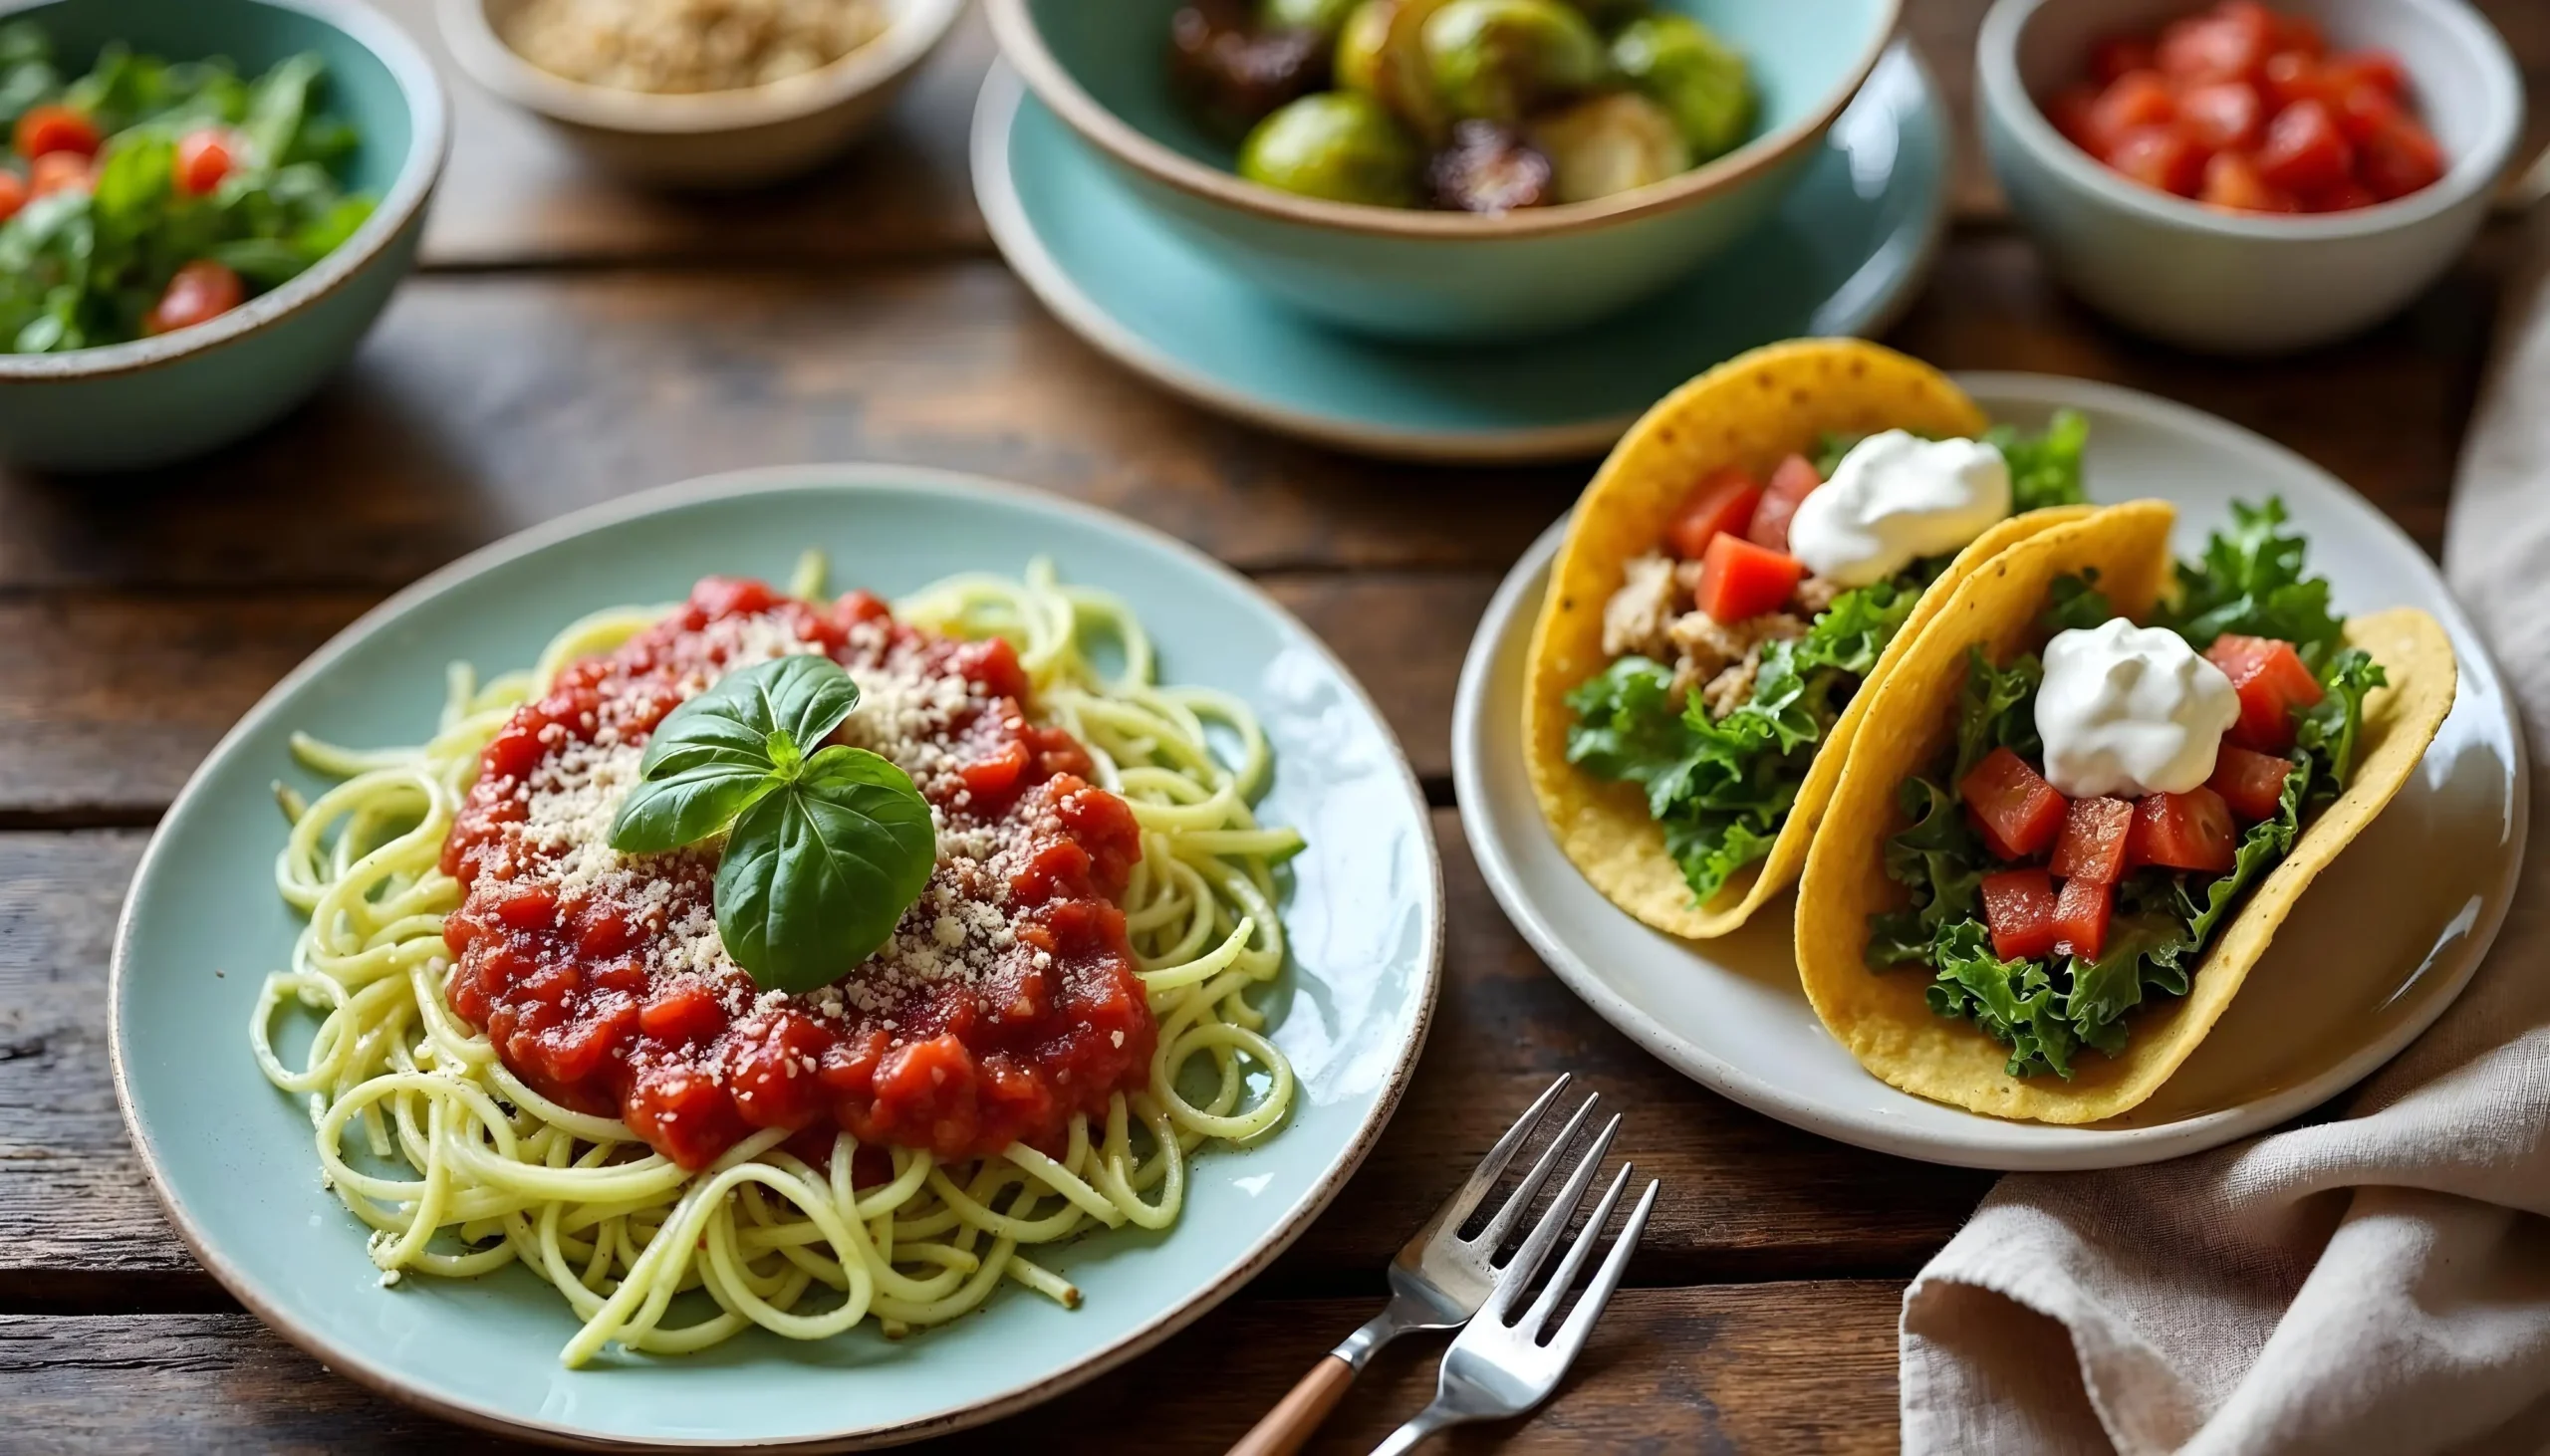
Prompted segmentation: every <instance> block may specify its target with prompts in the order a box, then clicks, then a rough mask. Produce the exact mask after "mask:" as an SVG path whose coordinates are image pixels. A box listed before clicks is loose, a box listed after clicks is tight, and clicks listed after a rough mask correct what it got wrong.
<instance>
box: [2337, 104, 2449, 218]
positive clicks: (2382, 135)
mask: <svg viewBox="0 0 2550 1456" xmlns="http://www.w3.org/2000/svg"><path fill="white" fill-rule="evenodd" d="M2443 170H2444V161H2443V148H2442V147H2440V146H2438V145H2436V144H2435V139H2434V137H2433V135H2432V134H2431V133H2429V132H2428V131H2427V130H2426V128H2425V127H2423V126H2422V125H2420V124H2418V121H2417V119H2416V118H2414V117H2412V116H2410V115H2408V114H2407V113H2405V112H2394V113H2393V114H2392V115H2391V116H2389V117H2387V118H2385V119H2383V120H2382V121H2381V122H2380V123H2379V124H2377V125H2376V126H2375V127H2374V129H2373V131H2372V134H2370V135H2369V136H2367V137H2366V138H2365V140H2364V144H2363V146H2362V147H2361V148H2360V149H2359V150H2358V152H2357V172H2358V174H2359V175H2360V176H2361V177H2362V179H2363V181H2364V185H2365V188H2366V189H2367V190H2368V191H2370V192H2371V193H2372V194H2373V195H2374V197H2375V198H2377V199H2378V200H2380V201H2384V202H2388V201H2390V200H2391V199H2392V198H2394V197H2406V196H2407V195H2409V194H2410V193H2411V192H2415V191H2417V190H2418V189H2420V188H2421V187H2430V186H2432V185H2434V184H2435V183H2436V182H2437V181H2439V180H2441V179H2442V177H2443Z"/></svg>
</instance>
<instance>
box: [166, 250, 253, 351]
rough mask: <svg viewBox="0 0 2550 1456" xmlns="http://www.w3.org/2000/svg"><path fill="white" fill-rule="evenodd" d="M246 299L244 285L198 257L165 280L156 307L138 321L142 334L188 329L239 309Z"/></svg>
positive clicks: (206, 260) (206, 259) (223, 268)
mask: <svg viewBox="0 0 2550 1456" xmlns="http://www.w3.org/2000/svg"><path fill="white" fill-rule="evenodd" d="M247 297H248V286H247V285H246V284H245V283H242V282H241V281H240V279H239V275H238V274H236V273H233V272H231V271H230V270H229V269H227V268H225V267H223V266H222V265H220V264H218V263H215V262H213V261H211V260H210V259H208V258H198V259H196V260H195V261H193V262H192V263H189V264H187V265H185V266H184V267H183V268H180V269H178V270H177V273H176V276H175V277H173V278H171V279H169V280H168V287H167V289H166V291H165V292H163V293H161V294H160V295H159V302H158V304H157V305H156V306H155V307H153V308H152V309H151V310H150V313H149V314H148V315H147V316H146V317H145V318H143V320H142V321H141V329H142V332H143V333H145V334H168V333H173V332H174V331H176V330H179V329H191V328H193V327H194V326H195V325H197V324H201V323H204V322H205V321H207V320H210V319H214V318H218V317H220V316H221V315H223V314H226V313H228V312H230V311H231V310H232V309H235V308H237V307H239V305H240V303H241V302H242V301H244V300H245V299H246V298H247Z"/></svg>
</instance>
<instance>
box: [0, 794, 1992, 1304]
mask: <svg viewBox="0 0 2550 1456" xmlns="http://www.w3.org/2000/svg"><path fill="white" fill-rule="evenodd" d="M1434 832H1435V837H1436V839H1437V841H1438V842H1439V843H1440V844H1441V846H1442V849H1443V858H1444V869H1445V880H1446V884H1447V887H1448V911H1449V923H1450V932H1451V933H1450V940H1449V944H1448V953H1447V955H1446V956H1445V970H1446V978H1445V988H1444V992H1443V998H1442V1001H1441V1003H1440V1005H1439V1006H1438V1008H1437V1012H1436V1020H1435V1026H1434V1031H1433V1035H1432V1037H1431V1039H1430V1040H1429V1042H1428V1044H1427V1048H1426V1053H1425V1059H1424V1062H1423V1064H1422V1066H1421V1067H1420V1068H1419V1070H1418V1072H1417V1075H1416V1078H1415V1081H1414V1084H1413V1086H1412V1088H1411V1089H1410V1091H1409V1092H1408V1095H1407V1101H1406V1103H1405V1104H1404V1105H1403V1107H1402V1109H1401V1111H1400V1113H1399V1115H1398V1117H1397V1119H1396V1120H1395V1121H1394V1122H1393V1124H1392V1126H1391V1129H1390V1131H1389V1133H1388V1134H1387V1135H1386V1137H1385V1138H1384V1140H1383V1142H1382V1144H1381V1146H1380V1147H1379V1148H1377V1149H1376V1150H1375V1152H1374V1154H1373V1156H1372V1158H1371V1159H1370V1161H1369V1162H1367V1164H1366V1165H1365V1167H1364V1169H1363V1170H1362V1171H1361V1172H1360V1173H1359V1174H1358V1175H1357V1176H1356V1178H1355V1179H1354V1181H1353V1182H1352V1183H1350V1184H1349V1185H1348V1187H1347V1189H1346V1191H1345V1192H1344V1193H1343V1194H1342V1195H1341V1196H1340V1199H1339V1202H1338V1204H1337V1206H1336V1208H1335V1209H1333V1210H1332V1211H1331V1212H1330V1213H1329V1215H1328V1216H1326V1217H1325V1218H1323V1219H1321V1220H1320V1221H1319V1222H1318V1223H1317V1224H1316V1225H1314V1226H1313V1227H1312V1228H1311V1230H1310V1231H1309V1232H1308V1233H1307V1234H1305V1235H1304V1236H1303V1239H1302V1241H1301V1243H1299V1244H1298V1245H1296V1246H1295V1247H1294V1248H1293V1249H1292V1250H1291V1251H1290V1252H1288V1253H1287V1254H1286V1255H1285V1256H1284V1258H1283V1260H1282V1261H1281V1262H1280V1263H1279V1264H1278V1265H1277V1267H1276V1270H1275V1272H1274V1273H1273V1274H1271V1275H1270V1276H1269V1279H1270V1288H1272V1289H1280V1290H1286V1291H1292V1292H1300V1293H1314V1294H1333V1293H1346V1292H1358V1293H1360V1292H1366V1291H1370V1290H1378V1289H1379V1288H1380V1280H1381V1271H1382V1268H1383V1265H1384V1264H1385V1263H1386V1262H1387V1261H1388V1259H1389V1257H1390V1255H1391V1253H1392V1252H1393V1251H1395V1250H1396V1249H1397V1247H1398V1246H1399V1244H1400V1242H1401V1241H1402V1240H1403V1239H1404V1238H1406V1237H1407V1235H1408V1233H1409V1232H1410V1231H1412V1230H1413V1229H1415V1228H1416V1227H1417V1225H1419V1224H1420V1223H1422V1222H1423V1221H1424V1218H1425V1217H1426V1215H1427V1214H1428V1213H1430V1212H1431V1211H1432V1209H1433V1207H1434V1205H1435V1204H1436V1203H1437V1202H1438V1201H1439V1200H1440V1199H1441V1198H1442V1197H1443V1195H1444V1193H1445V1192H1446V1190H1448V1189H1450V1188H1452V1187H1453V1186H1455V1185H1456V1184H1457V1183H1458V1182H1459V1181H1460V1179H1461V1177H1462V1176H1463V1175H1464V1174H1465V1173H1466V1172H1467V1170H1468V1168H1469V1167H1470V1165H1471V1164H1472V1163H1474V1162H1475V1161H1476V1160H1477V1158H1478V1156H1479V1154H1480V1153H1482V1152H1484V1151H1485V1150H1486V1148H1487V1146H1488V1144H1489V1143H1490V1142H1492V1141H1494V1140H1495V1137H1496V1134H1497V1133H1498V1132H1499V1131H1500V1130H1502V1128H1503V1127H1504V1125H1505V1123H1506V1122H1508V1121H1509V1120H1511V1118H1512V1117H1513V1115H1514V1113H1515V1111H1516V1110H1517V1109H1519V1108H1520V1107H1522V1106H1523V1105H1524V1104H1525V1103H1526V1102H1527V1101H1529V1100H1530V1098H1531V1097H1532V1096H1533V1095H1534V1094H1535V1093H1536V1092H1539V1091H1540V1089H1541V1088H1542V1087H1544V1086H1546V1085H1547V1084H1548V1082H1549V1081H1550V1079H1552V1078H1553V1077H1555V1076H1557V1075H1558V1074H1559V1073H1561V1072H1574V1073H1577V1074H1578V1075H1579V1076H1580V1077H1582V1078H1583V1079H1584V1080H1585V1081H1586V1082H1587V1083H1588V1085H1590V1086H1591V1087H1592V1088H1594V1089H1596V1090H1599V1091H1601V1092H1603V1093H1604V1094H1605V1095H1606V1097H1607V1099H1609V1100H1610V1101H1612V1102H1613V1103H1614V1104H1615V1105H1616V1106H1617V1107H1619V1108H1620V1109H1621V1110H1622V1111H1624V1112H1626V1113H1627V1121H1626V1123H1625V1125H1624V1127H1623V1131H1622V1140H1621V1143H1620V1150H1621V1151H1622V1152H1623V1153H1624V1154H1626V1155H1628V1156H1632V1157H1635V1158H1636V1159H1637V1160H1638V1162H1639V1163H1640V1165H1641V1166H1642V1167H1645V1168H1647V1169H1649V1170H1650V1171H1652V1172H1653V1173H1654V1174H1655V1175H1656V1176H1658V1177H1660V1178H1662V1179H1664V1180H1665V1183H1666V1186H1667V1188H1668V1189H1669V1190H1670V1193H1671V1197H1670V1198H1668V1199H1667V1200H1666V1201H1665V1202H1664V1203H1663V1204H1662V1205H1661V1206H1660V1208H1659V1210H1658V1215H1657V1220H1656V1224H1655V1226H1654V1228H1653V1229H1652V1230H1651V1231H1650V1234H1649V1237H1648V1240H1647V1243H1646V1246H1645V1247H1644V1248H1643V1249H1642V1250H1641V1253H1640V1257H1639V1259H1638V1261H1637V1263H1636V1265H1635V1266H1634V1270H1635V1276H1636V1278H1638V1279H1639V1280H1640V1281H1641V1282H1644V1283H1651V1284H1652V1283H1680V1282H1688V1281H1693V1280H1700V1279H1744V1278H1763V1277H1780V1276H1809V1275H1863V1274H1886V1275H1903V1274H1909V1273H1911V1272H1912V1270H1913V1269H1914V1268H1916V1267H1917V1266H1918V1265H1919V1263H1920V1262H1921V1260H1922V1259H1924V1258H1925V1257H1927V1255H1928V1254H1929V1253H1930V1252H1931V1251H1932V1250H1934V1249H1936V1248H1937V1247H1938V1246H1939V1245H1940V1244H1941V1243H1943V1242H1945V1240H1946V1239H1947V1236H1948V1235H1949V1234H1950V1233H1952V1232H1953V1231H1954V1230H1955V1228H1956V1226H1957V1224H1958V1223H1959V1222H1961V1221H1962V1220H1963V1218H1964V1216H1965V1215H1966V1213H1967V1212H1968V1211H1969V1210H1970V1209H1971V1208H1972V1206H1973V1204H1974V1202H1975V1200H1976V1199H1977V1198H1979V1197H1980V1196H1981V1194H1982V1191H1983V1189H1984V1187H1985V1186H1986V1184H1987V1183H1988V1182H1989V1181H1990V1180H1989V1177H1988V1175H1985V1174H1981V1173H1976V1172H1971V1171H1965V1170H1955V1169H1947V1168H1934V1167H1928V1166H1925V1165H1922V1164H1917V1163H1911V1162H1905V1161H1902V1160H1900V1159H1894V1158H1888V1157H1882V1156H1879V1155H1877V1154H1874V1153H1867V1152H1862V1151H1860V1150H1858V1149H1854V1148H1849V1147H1845V1146H1843V1145H1841V1144H1839V1143H1834V1142H1827V1141H1825V1140H1823V1139H1821V1138H1817V1137H1813V1136H1810V1135H1808V1134H1806V1133H1803V1132H1799V1131H1795V1130H1793V1129H1791V1128H1788V1127H1784V1126H1782V1125H1780V1124H1778V1123H1776V1122H1773V1121H1771V1120H1769V1119H1768V1118H1765V1117H1761V1116H1758V1115H1756V1114H1754V1113H1752V1112H1748V1111H1745V1110H1744V1109H1742V1108H1740V1107H1737V1106H1736V1105H1735V1104H1733V1103H1731V1102H1728V1101H1725V1100H1723V1099H1721V1098H1719V1097H1717V1096H1715V1095H1713V1094H1711V1093H1709V1092H1703V1091H1702V1090H1700V1089H1699V1088H1698V1087H1696V1086H1694V1085H1692V1084H1691V1083H1688V1082H1686V1081H1684V1080H1683V1079H1682V1078H1681V1077H1679V1076H1677V1075H1676V1074H1674V1073H1672V1072H1671V1071H1669V1070H1667V1069H1666V1068H1665V1067H1664V1066H1663V1065H1662V1064H1660V1063H1658V1062H1657V1061H1656V1060H1655V1059H1653V1058H1651V1057H1649V1056H1648V1055H1647V1054H1646V1053H1645V1052H1643V1051H1641V1050H1639V1049H1638V1048H1637V1047H1636V1046H1635V1045H1634V1044H1632V1043H1631V1042H1630V1041H1629V1040H1628V1039H1627V1038H1625V1037H1623V1036H1621V1035H1620V1034H1619V1033H1617V1032H1615V1031H1613V1030H1612V1029H1611V1028H1610V1027H1609V1026H1607V1025H1605V1024H1604V1023H1603V1022H1602V1021H1600V1020H1599V1019H1597V1018H1596V1017H1595V1016H1594V1014H1593V1013H1592V1012H1591V1011H1589V1010H1587V1009H1586V1008H1585V1006H1584V1005H1583V1004H1582V1003H1580V1002H1578V1001H1577V1000H1576V999H1575V998H1574V997H1573V996H1572V995H1570V994H1569V993H1568V991H1567V990H1566V988H1565V987H1564V986H1562V985H1561V984H1560V983H1559V981H1558V980H1557V978H1556V977H1554V976H1552V975H1550V973H1549V972H1548V971H1547V970H1546V969H1544V968H1543V967H1542V966H1541V964H1540V962H1539V961H1538V960H1537V959H1535V958H1534V957H1533V955H1532V953H1531V951H1530V950H1529V948H1527V947H1526V946H1525V945H1524V944H1523V942H1522V940H1521V938H1520V937H1519V936H1517V935H1516V934H1515V933H1514V932H1513V930H1512V928H1511V927H1509V926H1508V925H1507V923H1506V921H1505V918H1504V915H1503V914H1502V913H1501V912H1500V911H1499V910H1498V909H1497V907H1496V904H1495V902H1494V901H1493V900H1492V899H1491V898H1490V897H1489V895H1488V893H1487V889H1486V886H1485V884H1484V883H1483V882H1482V881H1481V879H1480V878H1479V875H1478V871H1477V869H1476V867H1475V866H1474V865H1473V864H1472V862H1471V860H1470V857H1469V853H1468V850H1467V848H1466V846H1465V845H1464V843H1463V841H1462V839H1461V834H1460V825H1459V821H1458V818H1457V817H1456V816H1455V815H1454V814H1453V813H1452V812H1450V811H1440V812H1438V813H1436V815H1435V816H1434ZM142 840H143V836H141V835H140V834H139V833H137V832H133V831H102V832H93V833H82V834H0V929H5V934H0V1165H5V1166H9V1167H12V1168H14V1169H16V1170H18V1171H17V1172H16V1173H14V1174H13V1175H11V1176H7V1177H0V1309H16V1310H22V1311H23V1310H30V1309H35V1310H46V1311H64V1310H80V1309H85V1308H95V1307H96V1306H97V1304H98V1302H106V1303H109V1304H111V1305H113V1306H117V1307H136V1308H152V1309H158V1308H165V1307H167V1305H169V1304H174V1305H176V1306H177V1307H180V1308H201V1307H203V1306H204V1305H206V1304H207V1303H212V1302H215V1301H216V1300H217V1296H214V1295H212V1294H211V1293H210V1292H209V1285H208V1284H207V1283H206V1281H205V1280H204V1277H203V1276H202V1275H200V1274H199V1273H197V1272H195V1271H194V1269H193V1267H192V1265H191V1264H190V1263H189V1262H188V1260H187V1257H186V1255H185V1253H184V1251H183V1249H181V1248H180V1247H179V1246H178V1245H177V1244H176V1242H175V1241H174V1240H173V1239H172V1238H171V1237H170V1236H169V1234H168V1232H167V1230H166V1227H165V1224H164V1222H163V1221H162V1219H161V1216H160V1213H159V1209H158V1205H157V1203H156V1202H155V1201H154V1200H153V1198H152V1197H151V1195H150V1192H149V1189H148V1188H147V1186H146V1185H145V1184H144V1182H143V1180H142V1178H141V1175H140V1172H139V1169H138V1167H137V1165H136V1164H135V1162H134V1160H133V1157H132V1154H131V1151H130V1148H129V1146H128V1143H127V1142H126V1140H125V1135H124V1126H123V1123H122V1121H121V1119H120V1118H119V1117H118V1115H117V1111H116V1106H115V1097H114V1092H113V1089H112V1087H111V1086H110V1084H109V1081H108V1075H107V1057H106V1037H107V1028H106V996H105V984H106V973H107V957H108V950H109V946H110V942H111V939H112V936H113V926H114V919H115V915H116V910H117V906H118V905H119V903H120V902H121V900H122V896H123V889H124V885H125V883H126V881H127V880H128V878H129V875H130V872H131V866H132V864H133V862H134V860H135V859H136V858H137V857H138V855H139V853H140V849H141V844H142ZM240 1055H242V1056H244V1055H246V1053H245V1050H244V1048H243V1049H241V1052H240Z"/></svg>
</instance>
